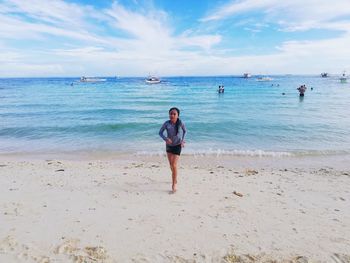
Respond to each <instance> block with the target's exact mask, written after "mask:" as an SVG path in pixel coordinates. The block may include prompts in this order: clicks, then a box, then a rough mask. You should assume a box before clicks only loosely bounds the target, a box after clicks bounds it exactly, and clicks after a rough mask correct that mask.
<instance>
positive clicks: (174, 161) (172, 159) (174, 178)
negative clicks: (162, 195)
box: [167, 153, 179, 193]
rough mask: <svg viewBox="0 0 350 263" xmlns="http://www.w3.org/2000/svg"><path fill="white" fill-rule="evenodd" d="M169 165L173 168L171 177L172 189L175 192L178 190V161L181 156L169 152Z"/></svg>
mask: <svg viewBox="0 0 350 263" xmlns="http://www.w3.org/2000/svg"><path fill="white" fill-rule="evenodd" d="M167 155H168V160H169V165H170V169H171V177H172V190H173V193H175V192H176V184H177V161H178V159H179V156H178V155H176V154H172V153H167Z"/></svg>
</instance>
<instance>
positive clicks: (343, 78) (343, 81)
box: [340, 71, 348, 83]
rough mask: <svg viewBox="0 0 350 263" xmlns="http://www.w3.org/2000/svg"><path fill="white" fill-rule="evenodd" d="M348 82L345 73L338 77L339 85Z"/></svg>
mask: <svg viewBox="0 0 350 263" xmlns="http://www.w3.org/2000/svg"><path fill="white" fill-rule="evenodd" d="M347 80H348V78H347V77H346V74H345V71H344V72H343V74H342V75H341V77H340V82H341V83H346V81H347Z"/></svg>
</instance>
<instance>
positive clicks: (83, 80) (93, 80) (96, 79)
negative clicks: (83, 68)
mask: <svg viewBox="0 0 350 263" xmlns="http://www.w3.org/2000/svg"><path fill="white" fill-rule="evenodd" d="M105 81H106V79H100V78H87V77H81V78H80V82H105Z"/></svg>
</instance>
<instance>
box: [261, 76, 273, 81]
mask: <svg viewBox="0 0 350 263" xmlns="http://www.w3.org/2000/svg"><path fill="white" fill-rule="evenodd" d="M271 80H273V78H270V77H259V78H257V81H271Z"/></svg>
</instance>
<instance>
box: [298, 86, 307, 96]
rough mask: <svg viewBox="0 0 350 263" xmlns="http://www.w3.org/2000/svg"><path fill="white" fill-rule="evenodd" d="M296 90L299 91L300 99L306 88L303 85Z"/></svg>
mask: <svg viewBox="0 0 350 263" xmlns="http://www.w3.org/2000/svg"><path fill="white" fill-rule="evenodd" d="M297 90H298V91H299V96H300V97H304V93H305V91H306V86H305V85H301V86H300V87H299V88H297Z"/></svg>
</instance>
